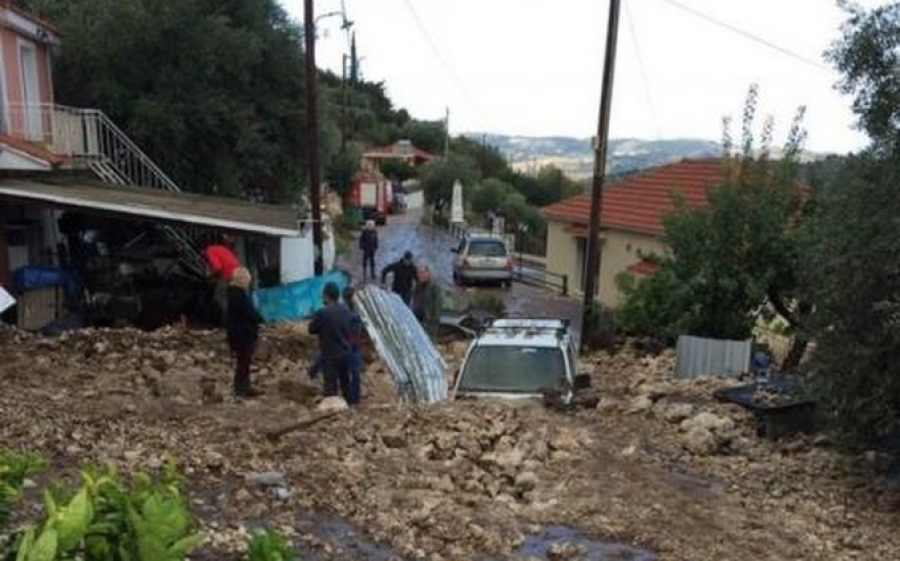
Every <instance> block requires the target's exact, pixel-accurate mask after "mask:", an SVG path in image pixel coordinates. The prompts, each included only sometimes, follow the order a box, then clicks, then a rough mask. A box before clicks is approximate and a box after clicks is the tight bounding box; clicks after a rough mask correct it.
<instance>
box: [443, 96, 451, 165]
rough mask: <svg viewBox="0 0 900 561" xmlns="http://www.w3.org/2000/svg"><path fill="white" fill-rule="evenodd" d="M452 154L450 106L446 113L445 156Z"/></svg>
mask: <svg viewBox="0 0 900 561" xmlns="http://www.w3.org/2000/svg"><path fill="white" fill-rule="evenodd" d="M449 154H450V108H449V107H447V108H446V111H445V113H444V158H446V157H447V156H448V155H449Z"/></svg>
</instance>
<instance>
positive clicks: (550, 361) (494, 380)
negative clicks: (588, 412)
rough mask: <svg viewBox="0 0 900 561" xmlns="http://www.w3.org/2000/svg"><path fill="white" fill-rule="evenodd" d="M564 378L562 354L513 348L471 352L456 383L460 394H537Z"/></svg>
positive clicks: (550, 349)
mask: <svg viewBox="0 0 900 561" xmlns="http://www.w3.org/2000/svg"><path fill="white" fill-rule="evenodd" d="M565 378H566V366H565V361H564V359H563V353H562V350H560V349H558V348H555V347H522V346H514V345H508V346H506V345H504V346H499V345H497V346H495V345H488V346H481V347H476V348H474V349H472V352H471V353H470V354H469V358H468V359H467V360H466V365H465V368H464V370H463V372H462V374H461V377H460V381H459V390H460V391H479V392H503V393H538V392H539V391H540V390H541V389H542V388H556V387H559V386H560V385H561V384H562V383H563V381H564V380H565Z"/></svg>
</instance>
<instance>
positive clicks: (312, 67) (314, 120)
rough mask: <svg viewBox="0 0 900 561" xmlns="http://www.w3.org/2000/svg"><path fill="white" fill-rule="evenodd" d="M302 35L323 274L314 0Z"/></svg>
mask: <svg viewBox="0 0 900 561" xmlns="http://www.w3.org/2000/svg"><path fill="white" fill-rule="evenodd" d="M303 20H304V21H303V38H304V40H305V42H306V157H307V165H308V166H309V204H310V206H312V232H313V251H314V252H315V256H314V259H315V261H314V262H313V263H314V270H315V274H316V276H320V275H321V274H322V273H323V272H324V269H325V265H324V262H323V257H324V253H323V251H322V237H323V236H322V193H321V189H322V180H321V178H320V169H319V113H318V109H317V107H316V105H317V103H316V102H317V95H316V94H317V92H316V86H317V83H318V80H317V77H316V20H315V18H314V14H313V0H304V3H303Z"/></svg>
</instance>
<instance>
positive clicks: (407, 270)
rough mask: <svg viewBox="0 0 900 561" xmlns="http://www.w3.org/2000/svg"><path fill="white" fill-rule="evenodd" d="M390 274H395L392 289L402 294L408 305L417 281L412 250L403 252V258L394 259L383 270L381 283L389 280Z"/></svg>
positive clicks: (402, 298)
mask: <svg viewBox="0 0 900 561" xmlns="http://www.w3.org/2000/svg"><path fill="white" fill-rule="evenodd" d="M388 274H393V275H394V278H393V281H392V282H391V290H393V291H394V293H396V294H397V295H398V296H400V299H401V300H403V301H404V302H405V303H406V305H407V306H408V305H409V303H410V300H411V299H412V289H413V283H415V281H416V266H415V264H413V254H412V252H411V251H407V252H406V253H404V254H403V258H402V259H400V260H398V261H394V262H393V263H391V264H390V265H388V266H387V267H385V268H384V269H382V270H381V284H385V283H386V282H387V276H388Z"/></svg>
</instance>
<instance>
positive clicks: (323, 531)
mask: <svg viewBox="0 0 900 561" xmlns="http://www.w3.org/2000/svg"><path fill="white" fill-rule="evenodd" d="M296 526H297V528H298V529H300V530H301V531H303V532H307V533H310V534H313V535H315V536H317V537H319V538H320V539H322V540H324V541H326V542H328V543H330V544H332V546H337V547H339V548H340V549H341V557H342V558H345V559H368V560H371V561H389V560H391V559H397V558H398V555H397V554H396V553H394V551H393V550H391V548H389V547H387V546H385V545H382V544H380V543H377V542H375V541H372V540H371V539H369V538H367V537H366V536H365V534H364V533H363V532H361V531H359V530H358V529H357V528H355V527H354V526H353V525H352V524H348V523H347V522H343V521H341V520H335V519H332V518H315V519H309V518H300V519H298V520H297V523H296ZM299 553H300V554H302V555H303V558H304V559H313V557H310V555H314V552H312V551H299Z"/></svg>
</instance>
